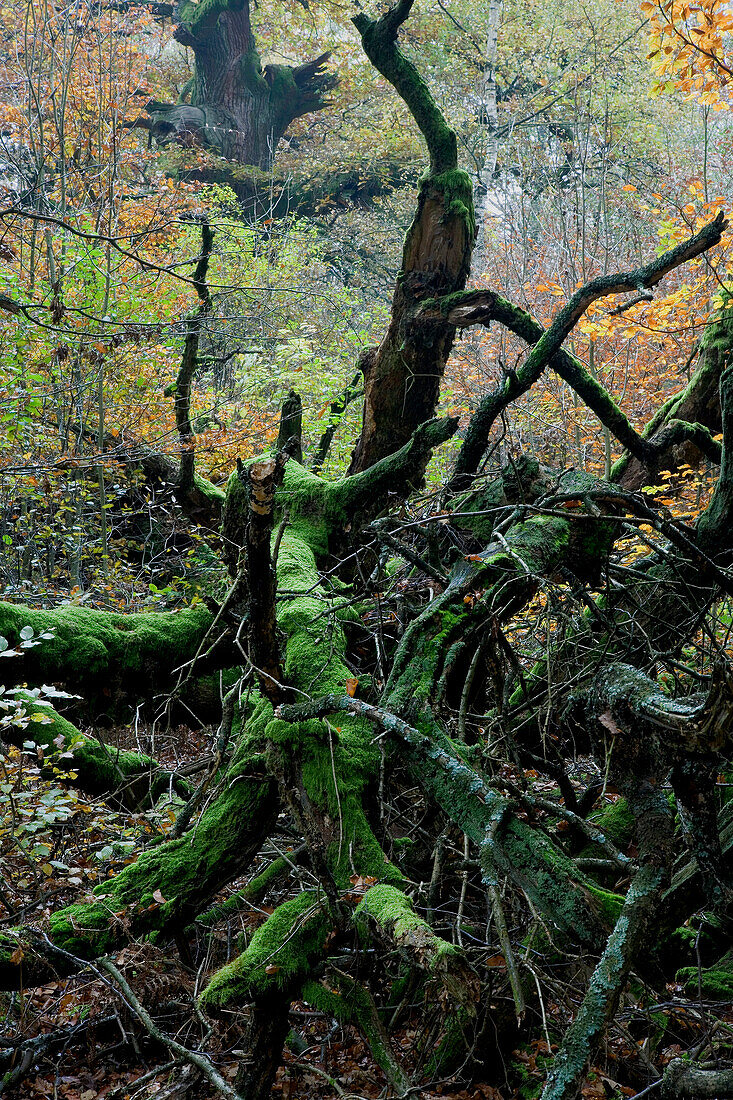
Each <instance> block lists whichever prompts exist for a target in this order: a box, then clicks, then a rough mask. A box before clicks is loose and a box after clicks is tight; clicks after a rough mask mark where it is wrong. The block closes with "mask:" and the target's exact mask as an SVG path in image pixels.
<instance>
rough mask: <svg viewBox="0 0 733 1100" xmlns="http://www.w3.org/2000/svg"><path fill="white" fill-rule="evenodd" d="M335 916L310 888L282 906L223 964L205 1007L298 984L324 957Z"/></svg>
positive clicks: (249, 998) (239, 1001)
mask: <svg viewBox="0 0 733 1100" xmlns="http://www.w3.org/2000/svg"><path fill="white" fill-rule="evenodd" d="M331 927H332V922H331V919H330V917H329V916H328V914H327V912H326V910H325V908H324V907H323V905H322V904H321V902H320V901H319V899H318V897H317V895H316V894H315V893H313V892H312V891H304V892H303V893H302V894H299V895H298V897H296V898H293V899H292V900H291V901H286V902H284V903H283V904H282V905H280V906H278V908H277V909H276V910H275V912H274V913H273V914H272V915H271V916H270V917H268V919H267V920H266V921H265V923H264V924H263V925H261V926H260V927H259V928H258V929H257V931H256V932H255V934H254V935H253V937H252V940H251V941H250V944H249V946H248V947H247V948H246V950H245V951H243V952H242V954H241V955H239V957H238V958H236V959H234V960H233V961H232V962H230V963H228V964H227V965H226V966H224V967H222V968H221V970H218V971H217V973H216V974H215V975H214V977H213V978H212V979H211V981H210V983H209V985H208V986H207V987H206V989H205V990H204V992H203V994H202V996H201V1001H202V1004H203V1005H204V1007H206V1008H209V1009H212V1008H224V1007H225V1006H227V1005H232V1004H246V1003H247V1002H248V1001H252V1000H257V999H258V998H261V997H265V996H266V995H267V994H268V993H270V992H272V991H273V990H276V989H277V990H281V991H286V990H290V989H295V988H296V987H297V986H299V985H300V983H302V982H303V980H304V979H305V978H306V977H307V975H308V974H309V972H310V971H311V969H312V967H313V965H314V964H315V962H316V961H317V960H319V959H321V958H323V957H324V955H325V951H326V937H327V935H328V933H329V931H330V930H331Z"/></svg>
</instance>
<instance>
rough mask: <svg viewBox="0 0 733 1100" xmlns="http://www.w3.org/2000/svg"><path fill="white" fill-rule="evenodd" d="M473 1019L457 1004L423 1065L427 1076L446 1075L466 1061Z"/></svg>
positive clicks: (453, 1071)
mask: <svg viewBox="0 0 733 1100" xmlns="http://www.w3.org/2000/svg"><path fill="white" fill-rule="evenodd" d="M474 1028H475V1021H474V1020H473V1019H472V1018H471V1016H470V1015H469V1013H468V1012H467V1011H466V1009H465V1008H464V1007H463V1006H462V1005H459V1006H457V1008H456V1010H455V1011H454V1012H452V1013H451V1014H450V1015H449V1016H448V1018H447V1019H446V1022H445V1032H444V1033H443V1036H442V1037H441V1039H440V1042H439V1043H438V1046H437V1047H436V1049H435V1050H434V1051H433V1053H432V1054H431V1055H430V1057H429V1058H428V1060H427V1063H426V1066H425V1076H426V1077H427V1078H431V1079H432V1078H435V1077H448V1076H449V1075H451V1074H452V1073H455V1072H456V1071H457V1070H458V1069H459V1068H460V1066H461V1065H462V1064H463V1063H464V1062H465V1061H466V1057H467V1055H468V1051H469V1050H470V1048H471V1040H472V1038H473V1031H474Z"/></svg>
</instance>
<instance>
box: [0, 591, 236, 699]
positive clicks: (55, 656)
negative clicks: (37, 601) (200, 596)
mask: <svg viewBox="0 0 733 1100" xmlns="http://www.w3.org/2000/svg"><path fill="white" fill-rule="evenodd" d="M211 622H212V615H211V612H210V611H208V610H207V608H206V607H203V606H202V605H199V606H197V607H189V608H184V609H183V610H181V611H150V612H139V613H136V614H130V615H124V614H118V613H116V612H109V611H97V610H95V609H94V608H87V607H74V606H71V605H66V606H62V607H57V608H54V609H52V610H43V611H39V610H35V609H34V608H30V607H25V606H23V605H20V604H10V603H5V602H2V603H0V634H2V635H3V636H4V637H5V638H7V639H8V641H9V642H10V645H11V646H15V645H18V644H19V643H20V641H21V634H20V632H21V630H22V629H23V628H24V627H26V626H30V627H31V628H32V629H33V632H34V634H35V635H36V637H38V636H39V635H41V634H43V633H52V634H53V635H54V636H53V638H52V639H49V640H46V641H42V642H40V643H39V644H38V645H36V646H34V647H33V648H30V649H25V650H22V656H21V657H18V658H17V659H15V660H14V661H13V662H12V664H10V663H7V664H6V668H7V673H6V675H7V674H10V675H11V676H14V679H15V682H16V683H17V682H25V683H27V684H30V685H33V686H38V685H41V684H44V683H57V684H58V683H61V684H63V686H64V687H65V688H67V689H68V690H70V691H75V692H78V693H79V694H80V695H81V696H82V698H83V700H85V701H86V702H87V703H88V704H89V705H90V706H91V707H92V708H93V709H94V710H97V711H106V710H114V709H115V707H116V706H118V705H119V703H120V702H121V700H122V699H124V698H127V699H130V700H135V701H136V702H137V701H139V700H140V699H144V698H150V697H151V696H152V695H153V694H160V693H163V692H165V691H166V689H167V688H168V689H169V688H170V687H172V685H173V682H174V680H173V678H174V673H175V671H176V670H177V669H179V668H180V667H181V665H183V664H185V663H186V662H187V661H189V660H191V658H192V657H193V656H194V655H195V654H196V652H197V650H198V647H199V645H200V644H201V642H202V640H203V638H204V637H205V635H206V632H207V630H208V629H209V626H210V625H211ZM226 663H232V662H231V661H229V662H226V661H225V662H224V664H226ZM202 671H203V670H202Z"/></svg>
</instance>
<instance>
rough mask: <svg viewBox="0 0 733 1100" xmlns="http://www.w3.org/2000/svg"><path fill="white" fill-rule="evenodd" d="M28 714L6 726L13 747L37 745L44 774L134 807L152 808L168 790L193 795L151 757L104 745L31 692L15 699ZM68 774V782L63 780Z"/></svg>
mask: <svg viewBox="0 0 733 1100" xmlns="http://www.w3.org/2000/svg"><path fill="white" fill-rule="evenodd" d="M16 698H17V699H18V701H19V703H20V704H21V707H22V709H23V711H24V712H25V714H24V717H23V719H22V721H23V723H24V724H22V725H17V726H15V725H8V726H4V727H3V728H2V739H3V740H4V741H6V742H7V743H8V744H12V745H22V744H24V743H25V742H27V741H31V742H33V744H34V745H35V746H36V750H37V752H38V754H39V756H40V758H41V765H42V769H43V771H44V772H50V773H52V774H56V775H60V776H61V777H62V781H64V782H69V783H72V784H73V785H74V786H75V787H78V788H79V789H80V790H82V791H84V792H85V793H86V794H89V795H105V796H107V795H112V796H114V798H115V799H119V801H120V802H121V803H122V804H123V805H125V806H128V807H130V808H138V807H141V806H143V807H150V806H152V805H154V804H155V802H156V801H157V800H158V798H160V796H161V795H162V794H165V793H166V792H167V791H170V790H172V791H175V793H176V794H177V795H179V796H180V797H182V798H186V797H188V795H189V793H190V790H189V786H188V783H187V782H186V781H185V780H184V779H182V778H181V777H180V776H177V775H175V774H174V773H173V772H169V771H167V770H166V769H165V768H162V767H161V766H160V764H158V762H157V761H156V760H154V759H153V757H152V756H147V755H146V754H145V753H141V752H134V751H131V750H128V749H118V748H115V747H114V746H111V745H107V744H105V742H104V741H101V740H100V739H99V738H97V737H93V736H90V735H88V734H84V733H82V732H81V731H80V730H79V729H77V727H76V726H75V725H74V724H73V723H72V722H69V721H68V719H66V718H64V717H62V715H60V714H59V713H58V712H57V711H56V710H55V709H54V708H53V707H52V706H50V705H49V704H48V703H39V702H37V701H36V699H35V698H34V696H33V695H32V694H31V693H23V694H19V695H17V696H16ZM67 775H68V779H65V778H64V777H65V776H67Z"/></svg>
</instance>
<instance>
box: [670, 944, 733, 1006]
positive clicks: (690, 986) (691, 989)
mask: <svg viewBox="0 0 733 1100" xmlns="http://www.w3.org/2000/svg"><path fill="white" fill-rule="evenodd" d="M676 980H677V981H678V982H681V983H682V985H684V987H685V992H686V993H688V994H689V995H690V996H697V993H698V989H699V990H700V992H701V993H702V995H703V997H709V998H710V999H711V1000H713V1001H733V952H728V954H727V955H726V956H725V957H724V958H722V959H721V960H720V962H718V963H717V964H716V965H715V966H711V967H708V968H707V969H704V970H700V971H698V968H697V967H696V966H683V967H682V968H681V970H678V971H677V975H676Z"/></svg>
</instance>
